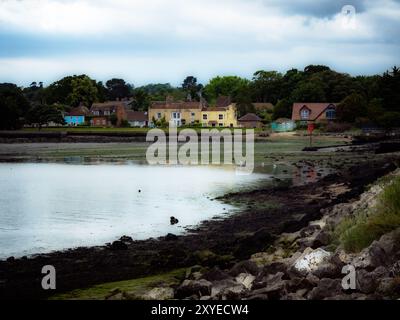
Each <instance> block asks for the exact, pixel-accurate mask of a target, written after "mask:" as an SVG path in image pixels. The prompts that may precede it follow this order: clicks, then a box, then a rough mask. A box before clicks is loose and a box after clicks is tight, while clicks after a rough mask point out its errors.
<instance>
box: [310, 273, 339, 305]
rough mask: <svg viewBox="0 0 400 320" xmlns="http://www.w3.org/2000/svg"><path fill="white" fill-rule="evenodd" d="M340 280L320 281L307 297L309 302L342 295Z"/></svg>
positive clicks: (325, 279) (326, 279)
mask: <svg viewBox="0 0 400 320" xmlns="http://www.w3.org/2000/svg"><path fill="white" fill-rule="evenodd" d="M341 283H342V281H341V279H328V278H324V279H321V280H320V281H319V283H318V285H317V286H316V287H315V288H314V289H312V290H311V292H310V293H309V294H308V295H307V299H310V300H322V299H324V298H328V297H333V296H337V295H339V294H341V293H342V284H341Z"/></svg>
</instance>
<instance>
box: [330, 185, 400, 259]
mask: <svg viewBox="0 0 400 320" xmlns="http://www.w3.org/2000/svg"><path fill="white" fill-rule="evenodd" d="M399 195H400V177H396V178H394V179H393V181H392V182H391V183H389V184H388V185H387V186H386V187H385V189H384V191H383V192H382V194H381V195H380V196H379V199H378V204H377V206H376V208H375V211H373V212H371V213H361V214H359V215H357V216H355V217H351V218H346V219H344V220H343V221H342V222H341V223H340V224H339V225H338V226H337V228H336V230H335V235H336V238H337V239H338V240H339V243H340V244H341V245H342V246H343V248H344V249H345V250H346V251H348V252H359V251H361V250H362V249H364V248H366V247H368V246H369V245H370V244H371V243H372V242H373V241H374V240H378V239H379V238H380V237H381V236H382V235H384V234H385V233H388V232H390V231H392V230H394V229H396V228H398V227H400V197H399Z"/></svg>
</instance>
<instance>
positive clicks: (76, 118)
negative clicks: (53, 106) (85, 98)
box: [64, 106, 89, 126]
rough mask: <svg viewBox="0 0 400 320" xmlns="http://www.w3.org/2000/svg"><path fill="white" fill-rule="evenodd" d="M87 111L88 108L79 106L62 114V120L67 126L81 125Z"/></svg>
mask: <svg viewBox="0 0 400 320" xmlns="http://www.w3.org/2000/svg"><path fill="white" fill-rule="evenodd" d="M88 113H89V110H88V108H86V107H84V106H79V107H77V108H75V109H72V110H71V111H70V112H69V113H67V114H66V115H64V120H65V122H66V124H67V125H68V126H78V125H83V124H84V123H85V117H86V115H87V114H88Z"/></svg>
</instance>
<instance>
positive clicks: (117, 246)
mask: <svg viewBox="0 0 400 320" xmlns="http://www.w3.org/2000/svg"><path fill="white" fill-rule="evenodd" d="M110 249H111V250H127V249H128V246H127V245H126V243H125V242H122V241H120V240H116V241H114V242H113V243H112V244H111V246H110Z"/></svg>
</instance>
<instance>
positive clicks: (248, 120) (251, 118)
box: [238, 113, 263, 129]
mask: <svg viewBox="0 0 400 320" xmlns="http://www.w3.org/2000/svg"><path fill="white" fill-rule="evenodd" d="M238 123H239V126H241V127H242V128H249V129H250V128H251V129H255V128H261V127H262V126H263V123H262V121H261V118H260V117H259V116H257V115H256V114H254V113H248V114H246V115H244V116H243V117H241V118H239V120H238Z"/></svg>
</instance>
